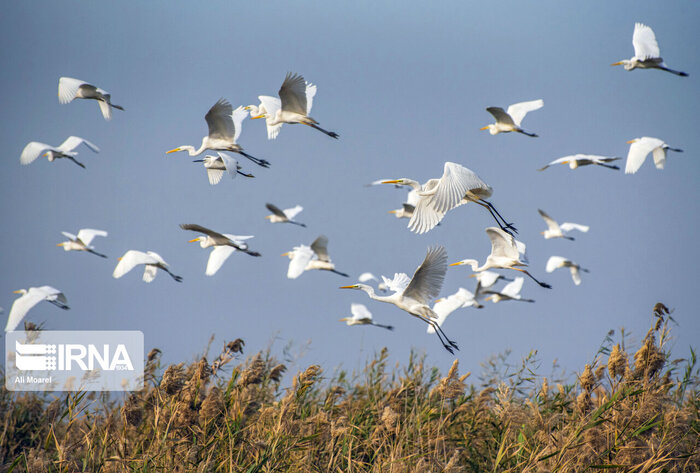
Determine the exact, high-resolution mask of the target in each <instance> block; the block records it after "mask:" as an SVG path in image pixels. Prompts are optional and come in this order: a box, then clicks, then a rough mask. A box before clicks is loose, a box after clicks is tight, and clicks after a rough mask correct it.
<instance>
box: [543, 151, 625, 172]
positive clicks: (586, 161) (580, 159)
mask: <svg viewBox="0 0 700 473" xmlns="http://www.w3.org/2000/svg"><path fill="white" fill-rule="evenodd" d="M618 159H622V158H619V157H617V156H615V157H612V158H608V157H607V156H596V155H593V154H573V155H571V156H564V157H563V158H559V159H555V160H554V161H552V162H551V163H549V164H547V165H546V166H544V167H541V168H539V169H538V171H544V170H545V169H547V168H548V167H549V166H553V165H555V164H568V165H569V168H571V169H576V168H577V167H579V166H588V165H591V164H597V165H598V166H603V167H605V168H609V169H620V168H619V167H618V166H613V165H610V164H605V163H612V162H613V161H617V160H618Z"/></svg>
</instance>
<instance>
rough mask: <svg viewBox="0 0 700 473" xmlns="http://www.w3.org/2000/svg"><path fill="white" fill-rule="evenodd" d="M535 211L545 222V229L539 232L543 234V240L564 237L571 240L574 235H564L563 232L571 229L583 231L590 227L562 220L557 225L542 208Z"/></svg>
mask: <svg viewBox="0 0 700 473" xmlns="http://www.w3.org/2000/svg"><path fill="white" fill-rule="evenodd" d="M537 211H538V212H539V213H540V216H542V218H543V219H544V221H545V223H546V224H547V230H545V231H543V232H540V233H541V234H542V235H544V238H545V240H549V239H550V238H565V239H567V240H571V241H573V240H574V237H570V236H568V235H565V233H568V232H570V231H571V230H578V231H580V232H584V233H585V232H587V231H588V229H589V228H590V227H589V226H588V225H580V224H578V223H571V222H564V223H562V224H561V225H559V224H558V223H557V221H556V220H554V219H553V218H552V217H550V216H549V215H547V214H546V213H545V211H544V210H541V209H537Z"/></svg>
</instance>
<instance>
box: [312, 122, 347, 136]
mask: <svg viewBox="0 0 700 473" xmlns="http://www.w3.org/2000/svg"><path fill="white" fill-rule="evenodd" d="M307 125H309V126H310V127H311V128H315V129H317V130H318V131H320V132H322V133H325V134H326V135H328V136H330V137H331V138H335V139H336V140H337V139H338V138H339V137H340V135H339V134H338V133H336V132H334V131H327V130H324V129H323V128H321V127H320V126H318V125H314V124H313V123H307Z"/></svg>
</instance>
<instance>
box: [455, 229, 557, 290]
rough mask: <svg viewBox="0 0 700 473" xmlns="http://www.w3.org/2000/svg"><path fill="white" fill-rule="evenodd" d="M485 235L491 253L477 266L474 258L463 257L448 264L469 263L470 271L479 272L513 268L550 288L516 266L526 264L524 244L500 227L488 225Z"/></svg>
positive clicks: (477, 263)
mask: <svg viewBox="0 0 700 473" xmlns="http://www.w3.org/2000/svg"><path fill="white" fill-rule="evenodd" d="M486 235H488V237H489V239H490V240H491V254H489V255H488V256H487V257H486V261H485V262H484V264H483V265H482V266H481V267H479V262H478V261H477V260H475V259H465V260H462V261H458V262H456V263H452V264H450V266H459V265H469V266H471V268H472V271H474V272H479V271H484V270H486V269H489V268H503V269H514V270H516V271H520V272H522V273H524V274H527V275H528V276H529V277H530V278H532V279H533V280H534V281H535V282H536V283H537V284H539V285H540V286H542V287H546V288H548V289H551V286H550V285H549V284H547V283H544V282H541V281H538V280H537V279H535V277H534V276H533V275H532V274H530V273H529V272H528V271H527V270H526V269H521V268H518V267H517V266H527V255H526V252H525V250H526V247H525V244H524V243H522V242H520V241H517V240H516V239H515V238H513V236H512V235H511V234H509V233H506V232H505V231H503V230H501V229H500V228H496V227H488V228H487V229H486Z"/></svg>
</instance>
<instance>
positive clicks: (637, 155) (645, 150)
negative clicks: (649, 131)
mask: <svg viewBox="0 0 700 473" xmlns="http://www.w3.org/2000/svg"><path fill="white" fill-rule="evenodd" d="M627 144H629V145H630V149H629V151H628V153H627V162H626V164H625V174H634V173H636V172H637V171H638V170H639V168H640V167H642V164H644V161H645V160H646V158H647V156H648V155H649V153H651V154H652V156H653V157H654V165H655V166H656V169H663V168H664V165H665V164H666V151H667V150H671V151H675V152H677V153H682V152H683V150H682V149H678V148H671V147H670V146H669V145H667V144H666V143H664V142H663V141H662V140H660V139H658V138H651V137H649V136H642V137H641V138H635V139H633V140H629V141H628V142H627Z"/></svg>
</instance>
